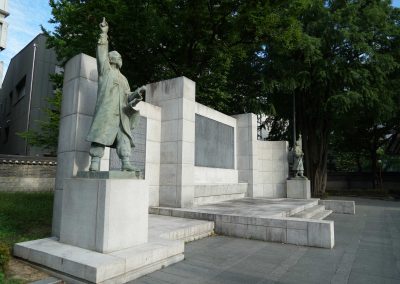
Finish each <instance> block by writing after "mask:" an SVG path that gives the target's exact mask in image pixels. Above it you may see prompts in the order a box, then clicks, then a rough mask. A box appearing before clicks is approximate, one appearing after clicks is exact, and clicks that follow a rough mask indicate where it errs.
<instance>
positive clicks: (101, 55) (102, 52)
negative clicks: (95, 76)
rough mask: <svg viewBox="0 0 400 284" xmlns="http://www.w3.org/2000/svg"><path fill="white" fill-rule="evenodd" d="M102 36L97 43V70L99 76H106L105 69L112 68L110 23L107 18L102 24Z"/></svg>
mask: <svg viewBox="0 0 400 284" xmlns="http://www.w3.org/2000/svg"><path fill="white" fill-rule="evenodd" d="M99 26H100V30H101V33H100V36H99V40H98V42H97V70H98V73H99V75H100V74H104V68H110V63H109V60H108V35H107V34H108V23H107V22H106V18H103V21H102V22H101V23H100V25H99Z"/></svg>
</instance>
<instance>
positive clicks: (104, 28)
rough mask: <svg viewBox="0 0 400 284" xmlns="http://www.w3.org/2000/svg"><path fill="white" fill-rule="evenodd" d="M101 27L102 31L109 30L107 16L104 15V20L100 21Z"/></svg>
mask: <svg viewBox="0 0 400 284" xmlns="http://www.w3.org/2000/svg"><path fill="white" fill-rule="evenodd" d="M100 29H101V31H102V32H105V33H107V32H108V23H107V22H106V18H105V17H103V21H102V22H101V23H100Z"/></svg>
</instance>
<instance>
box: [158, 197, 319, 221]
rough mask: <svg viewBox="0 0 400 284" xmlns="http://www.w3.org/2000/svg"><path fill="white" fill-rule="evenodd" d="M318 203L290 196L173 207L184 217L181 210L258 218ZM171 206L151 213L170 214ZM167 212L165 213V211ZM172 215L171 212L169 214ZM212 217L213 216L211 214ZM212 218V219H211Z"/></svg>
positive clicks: (296, 210) (287, 214)
mask: <svg viewBox="0 0 400 284" xmlns="http://www.w3.org/2000/svg"><path fill="white" fill-rule="evenodd" d="M315 205H318V199H309V200H308V199H289V198H274V199H268V198H241V199H235V200H228V201H223V202H219V203H212V204H204V205H198V206H196V207H192V208H173V211H174V212H175V213H174V214H175V215H172V216H176V217H183V215H182V214H181V216H178V215H180V214H179V212H192V213H193V215H194V216H195V215H196V213H198V214H202V213H203V214H210V215H235V216H245V217H257V218H277V217H288V216H290V215H293V214H296V213H298V212H300V211H303V210H305V209H307V208H310V207H312V206H315ZM171 209H172V208H169V207H152V208H150V213H153V214H160V215H168V213H167V212H168V210H171ZM164 212H165V213H164ZM169 215H171V214H169ZM210 218H212V216H210ZM209 220H211V219H209Z"/></svg>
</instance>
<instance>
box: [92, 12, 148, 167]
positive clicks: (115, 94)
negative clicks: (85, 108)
mask: <svg viewBox="0 0 400 284" xmlns="http://www.w3.org/2000/svg"><path fill="white" fill-rule="evenodd" d="M100 30H101V33H100V37H99V40H98V44H97V71H98V75H99V76H98V90H97V102H96V108H95V112H94V116H93V121H92V125H91V127H90V130H89V134H88V136H87V137H86V140H87V141H89V142H91V146H90V152H89V153H90V156H91V163H90V168H89V170H90V171H99V170H100V160H101V158H102V157H103V155H104V148H105V147H106V146H109V147H112V148H116V150H117V154H118V157H119V158H120V159H121V161H122V168H121V170H122V171H134V170H135V168H134V167H133V166H132V165H131V164H130V162H129V158H130V156H131V148H132V147H135V145H134V144H133V140H132V134H131V129H132V128H134V127H135V126H136V124H137V122H138V119H139V111H137V110H135V109H133V107H134V106H136V105H137V103H139V102H140V101H141V100H143V97H142V95H143V94H144V93H145V92H146V87H145V86H142V87H140V88H138V89H136V90H135V91H134V92H131V91H130V88H129V84H128V80H127V79H126V78H125V76H124V75H122V74H121V72H120V69H121V67H122V58H121V55H120V54H119V53H118V52H117V51H111V52H108V35H107V33H108V23H107V22H106V20H105V18H103V22H102V23H101V24H100Z"/></svg>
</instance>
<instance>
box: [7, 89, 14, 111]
mask: <svg viewBox="0 0 400 284" xmlns="http://www.w3.org/2000/svg"><path fill="white" fill-rule="evenodd" d="M12 100H13V92H12V91H11V92H10V93H9V94H8V107H7V114H10V113H11V107H12Z"/></svg>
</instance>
